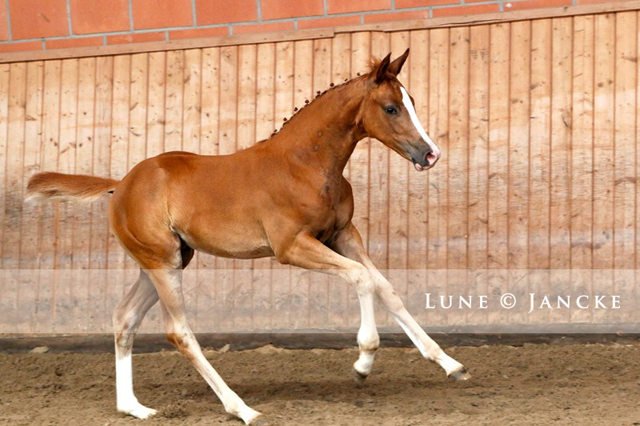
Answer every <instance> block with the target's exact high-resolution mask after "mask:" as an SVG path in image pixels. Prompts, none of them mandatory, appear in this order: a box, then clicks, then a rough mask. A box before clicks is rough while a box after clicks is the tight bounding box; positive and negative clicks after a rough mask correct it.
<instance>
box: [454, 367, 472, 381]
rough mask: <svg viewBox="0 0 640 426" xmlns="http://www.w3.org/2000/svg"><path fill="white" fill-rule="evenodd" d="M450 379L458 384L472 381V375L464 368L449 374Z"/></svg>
mask: <svg viewBox="0 0 640 426" xmlns="http://www.w3.org/2000/svg"><path fill="white" fill-rule="evenodd" d="M449 378H450V379H451V380H455V381H456V382H463V381H465V380H469V379H471V374H469V372H468V371H467V369H466V368H464V367H462V368H461V369H459V370H456V371H454V372H453V373H451V374H449Z"/></svg>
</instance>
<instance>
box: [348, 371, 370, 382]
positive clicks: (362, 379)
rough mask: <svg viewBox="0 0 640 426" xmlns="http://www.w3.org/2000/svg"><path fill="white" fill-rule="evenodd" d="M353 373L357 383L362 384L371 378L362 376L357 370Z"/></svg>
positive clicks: (365, 375)
mask: <svg viewBox="0 0 640 426" xmlns="http://www.w3.org/2000/svg"><path fill="white" fill-rule="evenodd" d="M352 372H353V378H354V379H355V380H356V382H357V383H360V384H362V383H364V381H365V380H366V379H367V377H369V376H368V375H367V374H362V373H361V372H359V371H358V370H356V369H355V368H354V369H353V370H352Z"/></svg>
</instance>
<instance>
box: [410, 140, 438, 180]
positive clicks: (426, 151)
mask: <svg viewBox="0 0 640 426" xmlns="http://www.w3.org/2000/svg"><path fill="white" fill-rule="evenodd" d="M409 155H410V156H411V161H412V162H413V166H414V167H415V168H416V170H417V171H419V172H421V171H423V170H429V169H430V168H432V167H433V166H434V165H435V164H436V163H437V162H438V160H439V159H440V150H439V149H437V148H436V150H435V151H434V150H433V149H432V148H431V146H430V145H428V144H427V143H425V142H422V141H420V142H419V143H418V147H416V146H414V145H410V148H409Z"/></svg>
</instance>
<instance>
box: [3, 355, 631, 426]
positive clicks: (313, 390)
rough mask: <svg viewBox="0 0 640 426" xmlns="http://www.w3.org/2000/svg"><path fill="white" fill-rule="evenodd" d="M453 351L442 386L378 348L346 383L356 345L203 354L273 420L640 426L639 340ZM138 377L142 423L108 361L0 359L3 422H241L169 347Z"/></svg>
mask: <svg viewBox="0 0 640 426" xmlns="http://www.w3.org/2000/svg"><path fill="white" fill-rule="evenodd" d="M448 352H449V353H450V354H451V355H452V356H454V357H455V358H457V359H458V360H460V361H461V362H463V363H464V364H465V365H466V366H467V368H468V369H469V370H470V372H471V373H472V374H473V376H474V378H473V380H471V381H469V382H462V383H455V382H451V381H449V380H447V379H446V378H445V376H444V373H443V372H442V371H441V370H440V369H439V368H438V367H437V366H436V365H435V364H431V363H429V362H427V361H425V360H424V359H422V358H421V357H420V355H419V354H418V353H417V351H416V350H415V349H413V350H411V349H384V348H383V349H381V350H380V351H379V352H378V356H377V359H376V364H375V366H374V371H373V373H372V375H371V376H370V377H369V378H368V379H367V381H366V383H365V384H364V385H358V384H356V382H355V381H354V380H353V379H352V376H351V364H352V363H353V361H354V360H355V359H356V356H357V351H356V350H353V349H349V350H283V349H276V348H273V347H264V348H260V349H257V350H251V351H241V352H226V353H218V352H215V351H207V352H206V355H207V358H209V360H211V362H212V363H213V365H214V366H215V368H216V369H217V370H218V372H220V374H221V375H222V376H223V377H224V378H225V379H226V381H227V383H228V384H229V385H230V386H231V388H232V389H234V390H235V391H236V392H237V393H238V394H239V395H240V396H241V397H243V398H244V400H245V402H247V404H249V405H250V406H252V407H253V408H255V409H257V410H259V411H262V412H263V413H264V414H265V415H266V416H268V419H269V420H270V424H272V425H336V426H338V425H348V426H353V425H392V426H400V425H402V426H409V425H427V424H429V425H449V424H473V425H496V424H518V425H520V424H523V425H524V424H526V425H548V424H593V425H602V424H608V425H609V424H615V425H640V345H639V344H637V343H633V344H609V345H525V346H524V347H511V346H483V347H477V348H473V347H458V348H450V349H448ZM134 372H135V382H134V383H135V389H136V394H137V396H138V399H139V400H140V401H141V402H142V403H143V404H146V405H147V406H150V407H153V408H155V409H157V410H159V413H158V415H157V416H156V417H154V418H152V419H150V420H147V421H144V422H143V421H140V420H137V419H134V418H132V417H127V416H124V415H122V414H119V413H118V412H116V409H115V384H114V359H113V356H112V355H109V354H73V353H62V354H50V353H42V354H38V353H29V354H0V424H3V425H4V424H6V425H54V424H56V425H57V424H65V425H67V426H74V425H142V424H144V425H145V426H153V425H156V424H162V425H196V424H229V425H238V426H239V425H241V424H242V423H241V422H240V421H238V420H235V419H233V418H231V417H230V416H228V415H227V414H226V413H225V412H224V410H223V408H222V405H221V404H220V403H219V401H218V400H217V398H216V397H215V395H214V394H213V392H212V391H211V390H210V389H209V388H208V387H207V386H206V384H205V383H204V381H203V380H202V379H201V378H200V377H199V376H198V374H197V372H196V371H195V370H194V369H193V367H192V366H191V365H190V364H189V363H188V361H187V360H185V359H184V358H183V357H182V356H181V355H180V354H178V353H176V352H159V353H150V354H140V355H135V356H134Z"/></svg>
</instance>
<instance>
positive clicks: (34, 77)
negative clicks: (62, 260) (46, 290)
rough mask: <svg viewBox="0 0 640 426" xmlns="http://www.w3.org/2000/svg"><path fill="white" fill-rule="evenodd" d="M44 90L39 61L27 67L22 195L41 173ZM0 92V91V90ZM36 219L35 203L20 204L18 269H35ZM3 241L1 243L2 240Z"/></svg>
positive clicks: (41, 65) (42, 65) (42, 68)
mask: <svg viewBox="0 0 640 426" xmlns="http://www.w3.org/2000/svg"><path fill="white" fill-rule="evenodd" d="M43 86H44V63H43V62H41V61H38V62H29V63H27V77H26V89H27V93H26V102H25V103H26V105H25V124H24V127H25V129H24V133H25V135H24V170H23V175H22V192H23V194H24V192H25V190H26V187H27V182H28V180H29V178H30V177H31V176H32V175H33V174H34V173H36V172H38V171H40V132H41V131H42V96H43V90H44V87H43ZM0 90H2V88H1V87H0ZM0 120H1V118H0ZM5 123H6V121H5ZM0 149H1V148H0ZM38 217H39V207H38V205H37V204H36V203H24V204H23V208H22V220H21V223H20V227H21V231H20V268H21V269H37V268H38V251H37V248H38V226H37V224H38V219H37V218H38ZM2 241H4V239H3V240H2ZM3 245H4V244H3ZM35 287H36V286H35V285H34V289H35ZM31 309H33V306H31Z"/></svg>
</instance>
